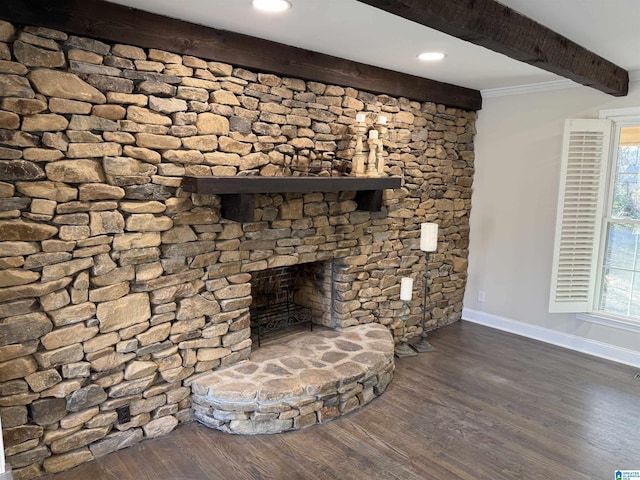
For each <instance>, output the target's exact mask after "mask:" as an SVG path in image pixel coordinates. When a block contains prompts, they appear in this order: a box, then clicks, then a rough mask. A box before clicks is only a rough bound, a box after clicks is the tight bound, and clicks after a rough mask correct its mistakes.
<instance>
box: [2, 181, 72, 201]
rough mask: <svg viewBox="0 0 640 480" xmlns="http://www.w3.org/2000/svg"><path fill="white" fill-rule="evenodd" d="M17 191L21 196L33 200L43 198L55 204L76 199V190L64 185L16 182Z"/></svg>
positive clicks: (44, 182) (45, 182)
mask: <svg viewBox="0 0 640 480" xmlns="http://www.w3.org/2000/svg"><path fill="white" fill-rule="evenodd" d="M15 185H16V188H17V190H18V191H19V192H20V193H22V194H23V195H27V196H29V197H35V198H45V199H48V200H53V201H56V202H70V201H72V200H75V199H76V198H78V190H77V189H76V188H73V187H70V186H69V185H66V184H64V183H58V182H51V181H43V182H16V184H15Z"/></svg>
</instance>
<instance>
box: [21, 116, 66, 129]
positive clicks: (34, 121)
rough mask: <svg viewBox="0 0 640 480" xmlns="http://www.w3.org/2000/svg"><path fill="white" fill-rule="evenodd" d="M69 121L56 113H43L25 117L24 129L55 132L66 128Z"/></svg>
mask: <svg viewBox="0 0 640 480" xmlns="http://www.w3.org/2000/svg"><path fill="white" fill-rule="evenodd" d="M68 125H69V121H68V120H67V119H66V118H65V117H63V116H62V115H58V114H56V113H49V114H46V113H41V114H36V115H31V116H28V117H24V120H23V121H22V130H24V131H27V132H55V131H60V130H64V129H66V128H67V126H68Z"/></svg>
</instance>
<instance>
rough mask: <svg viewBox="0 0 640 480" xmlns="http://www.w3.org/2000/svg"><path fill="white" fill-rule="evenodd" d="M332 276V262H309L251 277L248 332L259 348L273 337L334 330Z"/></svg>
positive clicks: (261, 272) (266, 271) (262, 272)
mask: <svg viewBox="0 0 640 480" xmlns="http://www.w3.org/2000/svg"><path fill="white" fill-rule="evenodd" d="M331 272H332V262H311V263H301V264H297V265H288V266H282V267H276V268H271V269H267V270H261V271H259V272H254V273H253V274H252V279H251V296H252V303H251V307H250V316H251V332H252V336H253V337H254V339H255V340H256V343H257V346H258V347H259V346H260V344H261V342H262V340H264V339H265V337H267V336H269V335H270V334H272V333H276V332H283V331H290V330H293V329H299V328H309V330H312V329H313V325H314V324H318V325H324V326H328V327H333V325H332V319H331V311H332V304H333V289H332V281H331Z"/></svg>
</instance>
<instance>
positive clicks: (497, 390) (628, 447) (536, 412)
mask: <svg viewBox="0 0 640 480" xmlns="http://www.w3.org/2000/svg"><path fill="white" fill-rule="evenodd" d="M430 340H431V342H432V343H433V345H434V346H435V347H436V348H437V349H438V351H437V352H435V353H423V354H420V355H419V356H417V357H412V358H405V359H400V360H397V362H396V374H395V378H394V380H393V382H392V384H391V385H390V387H389V388H388V389H387V391H386V392H385V394H384V395H382V397H380V398H378V399H376V400H374V401H373V402H372V403H371V404H369V405H368V406H366V407H365V408H363V409H361V410H358V411H356V412H353V413H351V414H349V415H347V416H345V417H342V418H340V419H337V420H335V421H333V422H330V423H327V424H325V425H320V426H315V427H312V428H309V429H306V430H302V431H297V432H289V433H284V434H278V435H261V436H252V437H247V436H234V435H228V434H224V433H221V432H218V431H215V430H210V429H208V428H206V427H204V426H201V425H199V424H197V423H194V424H189V425H184V426H181V427H179V428H178V429H177V430H176V431H174V432H172V433H170V434H168V435H166V436H164V437H162V438H158V439H153V440H150V441H146V442H143V443H141V444H139V445H137V446H134V447H132V448H129V449H125V450H121V451H119V452H116V453H114V454H111V455H108V456H106V457H103V458H101V459H99V460H96V461H93V462H90V463H86V464H83V465H81V466H79V467H77V468H75V469H73V470H70V471H67V472H63V473H61V474H58V475H50V476H45V477H41V478H42V479H45V480H62V479H64V480H86V479H92V480H102V479H107V480H116V479H117V480H236V479H238V480H256V479H260V480H262V479H265V480H266V479H274V480H306V479H313V480H324V479H326V480H329V479H338V478H347V479H358V480H359V479H363V480H364V479H367V480H368V479H389V480H413V479H429V480H445V479H446V480H451V479H462V480H484V479H487V480H516V479H523V480H543V479H544V480H549V479H560V478H562V479H572V480H576V479H580V480H582V479H584V480H587V479H588V480H594V479H598V480H600V479H613V478H614V471H615V470H616V469H640V379H634V375H635V374H636V373H637V370H638V369H634V368H632V367H628V366H624V365H620V364H616V363H612V362H608V361H605V360H600V359H596V358H593V357H589V356H587V355H582V354H579V353H575V352H571V351H568V350H564V349H561V348H557V347H553V346H550V345H546V344H543V343H539V342H535V341H532V340H528V339H524V338H522V337H518V336H515V335H511V334H507V333H504V332H500V331H497V330H492V329H489V328H486V327H482V326H478V325H474V324H471V323H467V322H458V323H456V324H454V325H450V326H448V327H445V328H442V329H440V330H438V331H437V332H433V333H432V334H431V335H430Z"/></svg>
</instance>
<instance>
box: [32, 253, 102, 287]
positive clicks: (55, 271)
mask: <svg viewBox="0 0 640 480" xmlns="http://www.w3.org/2000/svg"><path fill="white" fill-rule="evenodd" d="M92 266H93V258H78V259H76V260H70V261H68V262H62V263H58V264H54V265H46V266H45V267H44V268H43V269H42V281H43V282H49V281H51V280H57V279H59V278H62V277H70V276H72V275H74V274H76V273H77V272H79V271H81V270H87V269H89V268H91V267H92Z"/></svg>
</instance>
